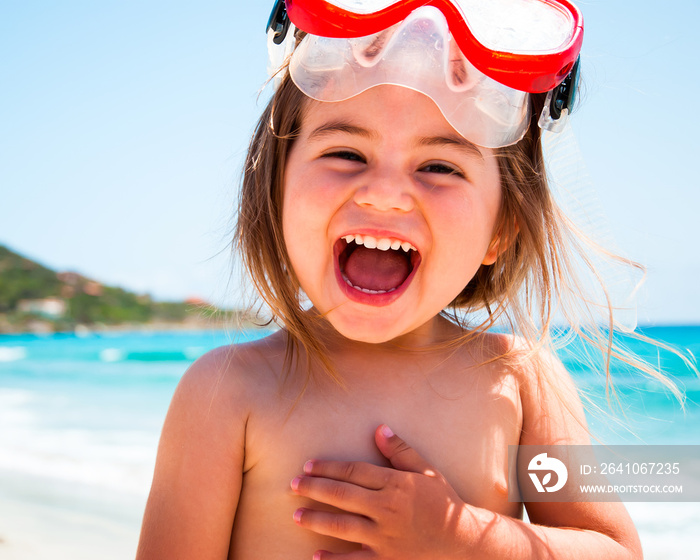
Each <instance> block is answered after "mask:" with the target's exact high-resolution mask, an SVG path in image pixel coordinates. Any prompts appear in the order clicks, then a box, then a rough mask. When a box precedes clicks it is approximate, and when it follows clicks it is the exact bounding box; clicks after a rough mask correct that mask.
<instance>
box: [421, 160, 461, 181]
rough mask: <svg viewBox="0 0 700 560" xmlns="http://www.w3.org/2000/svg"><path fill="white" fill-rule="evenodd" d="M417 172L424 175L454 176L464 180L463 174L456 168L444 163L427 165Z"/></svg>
mask: <svg viewBox="0 0 700 560" xmlns="http://www.w3.org/2000/svg"><path fill="white" fill-rule="evenodd" d="M419 171H423V172H424V173H437V174H440V175H455V176H456V177H460V178H462V179H464V178H465V176H464V173H462V172H461V171H460V170H459V169H458V168H456V167H454V166H452V165H448V164H446V163H428V164H426V165H424V166H423V167H421V168H420V170H419Z"/></svg>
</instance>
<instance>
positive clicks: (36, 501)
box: [0, 472, 145, 560]
mask: <svg viewBox="0 0 700 560" xmlns="http://www.w3.org/2000/svg"><path fill="white" fill-rule="evenodd" d="M0 480H1V482H0V558H3V559H5V560H44V559H49V558H51V559H53V560H69V559H71V560H94V559H96V558H100V559H103V560H118V559H119V560H122V559H125V558H134V556H135V553H136V545H137V542H138V533H139V528H140V523H141V515H142V513H143V506H144V504H145V496H144V497H143V498H138V497H135V496H120V495H119V494H116V493H110V492H109V491H108V490H106V489H100V490H99V491H96V490H95V489H94V488H89V487H86V486H83V485H80V484H77V483H63V482H61V481H56V480H50V479H46V478H42V477H35V476H27V475H18V474H16V473H8V472H0Z"/></svg>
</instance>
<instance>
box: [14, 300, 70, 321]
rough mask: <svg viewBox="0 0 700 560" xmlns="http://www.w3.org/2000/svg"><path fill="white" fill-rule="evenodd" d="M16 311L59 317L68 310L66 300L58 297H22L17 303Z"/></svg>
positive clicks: (52, 317)
mask: <svg viewBox="0 0 700 560" xmlns="http://www.w3.org/2000/svg"><path fill="white" fill-rule="evenodd" d="M17 311H19V312H20V313H30V314H33V315H40V316H42V317H47V318H51V319H60V318H61V317H63V316H65V314H66V312H67V311H68V306H67V305H66V302H65V301H64V300H62V299H59V298H44V299H22V300H20V301H19V302H18V303H17Z"/></svg>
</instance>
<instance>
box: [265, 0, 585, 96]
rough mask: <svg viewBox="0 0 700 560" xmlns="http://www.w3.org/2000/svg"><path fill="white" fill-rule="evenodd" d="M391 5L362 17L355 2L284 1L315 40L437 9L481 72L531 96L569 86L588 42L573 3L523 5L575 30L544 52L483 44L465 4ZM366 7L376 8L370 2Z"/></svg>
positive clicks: (364, 31)
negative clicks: (551, 15) (425, 8)
mask: <svg viewBox="0 0 700 560" xmlns="http://www.w3.org/2000/svg"><path fill="white" fill-rule="evenodd" d="M389 2H390V0H377V1H376V2H375V4H376V5H377V7H379V9H378V10H377V11H372V12H367V13H360V12H357V11H352V10H351V9H349V8H350V5H351V3H352V0H350V2H348V0H336V1H335V2H333V1H332V0H285V4H286V13H287V16H288V18H289V19H290V20H291V22H292V23H293V24H294V25H295V26H296V27H298V28H299V29H301V30H302V31H306V32H307V33H310V34H312V35H318V36H321V37H335V38H352V37H363V36H367V35H371V34H373V33H379V32H380V31H383V30H384V29H387V28H389V27H391V26H392V25H395V24H397V23H399V22H401V21H403V20H404V19H405V18H406V17H407V16H408V15H409V14H410V13H411V12H413V11H414V10H416V9H417V8H420V7H422V6H433V7H435V8H437V9H439V10H440V11H441V12H442V14H443V15H444V17H445V19H446V20H447V23H448V26H449V28H450V32H451V33H452V36H453V37H454V40H455V41H456V43H457V45H458V46H459V48H460V50H461V51H462V52H463V53H464V55H465V56H466V57H467V58H468V59H469V61H470V62H471V63H472V64H473V65H474V66H475V67H476V68H477V69H478V70H480V71H481V72H483V73H484V74H485V75H487V76H489V77H490V78H492V79H494V80H496V81H497V82H500V83H502V84H503V85H506V86H508V87H511V88H513V89H517V90H519V91H525V92H528V93H542V92H547V91H550V90H552V89H554V88H555V87H557V86H558V85H559V84H560V83H561V82H562V81H564V79H565V78H566V77H567V76H568V75H569V73H570V72H571V70H572V68H573V67H574V64H575V62H576V60H577V58H578V55H579V52H580V50H581V45H582V43H583V16H582V14H581V12H580V11H579V9H578V8H577V7H576V6H574V5H573V4H572V3H570V2H569V1H568V0H523V3H526V2H530V3H531V4H532V5H533V6H537V7H538V8H543V9H547V10H553V11H556V12H557V13H558V17H560V19H562V21H566V22H567V23H566V25H568V26H569V27H570V29H567V30H565V31H566V32H567V37H566V39H565V40H564V42H563V43H562V44H560V45H557V46H555V47H553V48H552V47H550V48H548V49H547V50H542V51H532V50H531V51H526V50H524V51H522V52H513V51H515V49H512V48H511V49H508V50H505V49H504V50H499V49H495V48H490V47H488V46H486V45H484V42H482V41H480V40H479V39H478V38H477V36H476V35H475V33H474V32H473V30H472V28H471V27H470V24H469V15H468V14H466V13H464V12H465V7H464V6H462V5H461V4H460V0H398V1H395V2H393V3H389ZM281 3H282V2H278V4H281ZM366 4H371V1H370V2H366ZM382 4H384V7H381V5H382ZM387 4H388V5H387ZM342 5H345V6H347V7H342Z"/></svg>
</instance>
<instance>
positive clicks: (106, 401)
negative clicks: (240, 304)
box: [0, 327, 700, 560]
mask: <svg viewBox="0 0 700 560" xmlns="http://www.w3.org/2000/svg"><path fill="white" fill-rule="evenodd" d="M644 333H645V334H647V335H648V336H651V337H653V338H655V339H659V340H662V341H665V342H668V343H670V344H673V345H675V346H677V347H678V348H681V349H683V350H685V351H687V352H690V353H692V354H694V355H696V356H697V355H700V327H656V328H648V329H645V330H644ZM264 334H265V333H263V332H241V333H232V332H225V331H204V332H202V331H197V332H162V333H158V332H134V333H108V334H105V333H101V334H86V335H82V336H77V335H74V334H56V335H51V336H37V335H5V336H0V558H8V559H9V558H25V559H27V560H29V559H31V558H41V557H48V554H51V555H52V557H53V558H57V557H62V556H61V552H62V551H63V552H64V553H65V557H70V558H74V559H76V558H82V557H85V558H89V557H90V556H91V555H92V554H94V550H93V549H89V550H88V549H87V548H86V549H85V551H84V554H83V553H82V552H81V549H80V547H81V546H83V545H84V546H86V547H88V546H93V547H98V548H99V547H100V543H99V538H104V539H111V541H110V542H113V543H117V542H118V541H119V542H121V543H122V545H123V546H122V548H120V547H119V546H117V545H116V544H115V546H113V547H112V551H113V552H114V553H115V555H114V556H113V557H114V558H118V557H125V556H124V555H123V554H125V552H123V551H126V554H127V556H126V557H129V556H133V551H134V550H135V548H134V547H135V542H136V538H137V535H138V523H139V520H140V516H141V514H142V508H143V504H144V501H145V497H146V494H147V492H148V488H149V485H150V478H151V476H152V470H153V463H154V459H155V451H156V446H157V442H158V435H159V432H160V428H161V425H162V422H163V418H164V416H165V413H166V410H167V406H168V403H169V401H170V398H171V396H172V393H173V391H174V389H175V386H176V384H177V382H178V380H179V378H180V377H181V375H182V374H183V373H184V371H185V370H186V369H187V367H188V365H189V364H190V363H191V362H192V361H194V360H195V359H196V358H197V357H199V356H201V355H202V354H203V353H205V352H206V351H207V350H209V349H211V348H214V347H216V346H220V345H223V344H229V343H231V342H232V341H236V342H240V341H243V340H248V339H252V338H256V337H259V336H263V335H264ZM629 346H630V347H631V349H632V350H634V351H637V352H638V353H640V354H642V355H644V356H645V357H646V358H647V359H649V360H652V361H654V362H658V363H660V364H661V365H662V367H664V368H665V370H666V371H668V372H669V373H670V374H671V375H672V376H673V378H674V379H675V381H676V382H677V383H678V384H679V385H680V386H681V387H683V389H684V391H685V396H686V403H685V410H682V409H681V407H680V405H679V403H678V401H677V400H676V399H675V398H674V397H673V396H672V395H671V394H670V393H669V392H668V390H666V389H664V388H663V386H662V385H661V384H659V383H658V382H655V381H649V380H647V379H644V378H642V377H640V376H639V375H638V374H633V373H630V372H629V371H628V369H627V368H625V367H623V365H622V364H615V365H614V367H613V375H614V379H615V387H616V389H617V391H618V396H619V399H620V403H621V404H620V406H617V405H616V408H617V410H618V412H616V413H614V414H611V413H608V412H600V411H596V409H595V407H593V406H591V407H590V408H589V423H590V427H591V429H592V432H593V433H594V435H595V436H596V437H597V438H599V439H600V441H603V442H605V443H648V444H694V445H698V444H700V380H698V378H697V377H695V375H694V374H693V373H692V371H690V370H689V369H688V368H687V367H686V366H685V365H684V364H683V362H682V361H681V360H679V359H678V358H677V357H675V356H673V355H672V354H670V353H668V352H666V351H661V352H659V351H657V349H656V348H655V347H650V346H646V345H639V344H638V343H634V342H630V343H629ZM562 358H563V359H564V362H565V363H566V365H567V367H568V369H569V371H570V372H571V373H572V375H573V377H574V379H575V380H576V382H577V383H578V385H579V387H581V388H582V390H583V391H584V392H585V393H586V394H587V395H588V396H590V398H591V401H592V402H593V403H596V404H598V405H601V406H602V407H606V406H607V405H606V397H605V382H604V378H603V377H602V376H601V375H600V374H599V373H594V372H592V371H591V370H590V366H588V365H587V364H586V363H585V362H584V361H582V360H581V359H580V357H577V356H576V355H572V354H571V353H568V352H563V353H562ZM620 411H622V412H620ZM3 502H4V507H3ZM663 506H667V510H668V511H667V512H666V514H663ZM659 508H661V509H659ZM630 510H631V512H632V513H633V515H634V517H635V520H636V522H637V525H638V528H639V530H640V533H641V534H642V536H643V539H644V543H645V548H646V552H647V557H648V558H676V557H678V558H680V557H682V556H680V555H676V551H678V550H683V549H684V548H685V547H690V546H692V547H693V548H694V549H695V550H697V548H698V546H700V537H698V535H697V531H696V530H691V527H692V526H694V527H697V526H700V504H630ZM669 516H670V517H669ZM669 519H673V520H674V522H673V523H670V522H669ZM42 520H43V521H42ZM61 520H70V529H66V530H64V531H61V533H63V534H62V535H59V531H58V530H57V529H56V524H57V523H59V524H60V521H61ZM42 523H43V525H42ZM66 523H67V522H66ZM96 523H97V525H96ZM66 526H68V523H67V525H66ZM51 527H53V529H51ZM37 531H39V532H42V531H46V534H44V535H43V537H42V538H43V544H42V545H37V544H36V543H35V544H33V545H32V544H31V543H29V544H28V543H27V542H25V540H27V539H30V537H31V535H32V534H33V533H34V534H35V533H36V532H37ZM66 531H68V532H69V536H68V537H66V535H65V533H66ZM71 531H72V533H71ZM82 531H85V533H84V534H83V533H82ZM25 533H26V534H25ZM88 533H89V535H90V537H89V538H88V537H87V535H88ZM70 535H72V537H71V536H70ZM100 535H102V537H100ZM23 539H24V540H23ZM52 539H53V540H52ZM91 539H92V540H91ZM52 542H53V543H54V545H53V546H55V548H54V549H52V548H51V546H52V545H51V543H52ZM90 543H92V544H90ZM13 547H14V548H13ZM32 547H33V548H32ZM103 548H104V547H103ZM107 548H109V547H107ZM129 550H131V553H130V554H129V553H128V551H129ZM686 550H688V549H686ZM13 551H14V552H13ZM32 551H34V552H35V553H36V554H34V553H33V552H32ZM116 551H122V552H120V553H119V555H117V552H116ZM105 554H106V555H105ZM678 554H680V553H678ZM93 557H94V556H93ZM100 557H102V558H111V557H112V556H109V551H107V552H104V550H103V553H102V554H101V556H100Z"/></svg>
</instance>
